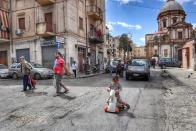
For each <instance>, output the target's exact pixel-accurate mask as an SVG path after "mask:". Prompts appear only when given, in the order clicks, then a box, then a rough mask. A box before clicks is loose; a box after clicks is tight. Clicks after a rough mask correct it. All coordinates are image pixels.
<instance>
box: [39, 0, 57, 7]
mask: <svg viewBox="0 0 196 131" xmlns="http://www.w3.org/2000/svg"><path fill="white" fill-rule="evenodd" d="M36 1H37V3H39V4H40V5H41V6H45V5H51V4H54V3H55V0H36Z"/></svg>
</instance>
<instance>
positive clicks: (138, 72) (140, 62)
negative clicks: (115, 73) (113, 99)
mask: <svg viewBox="0 0 196 131" xmlns="http://www.w3.org/2000/svg"><path fill="white" fill-rule="evenodd" d="M132 78H145V79H146V80H149V79H150V62H149V60H147V59H132V60H131V61H129V62H128V65H127V70H126V80H129V79H132Z"/></svg>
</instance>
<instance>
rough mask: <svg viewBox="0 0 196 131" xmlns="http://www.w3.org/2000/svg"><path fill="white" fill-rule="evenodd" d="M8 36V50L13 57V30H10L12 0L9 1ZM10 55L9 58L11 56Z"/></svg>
mask: <svg viewBox="0 0 196 131" xmlns="http://www.w3.org/2000/svg"><path fill="white" fill-rule="evenodd" d="M9 28H10V29H9V31H10V32H9V36H10V48H11V53H12V55H13V53H14V47H13V46H14V45H13V34H12V33H13V29H12V0H9ZM12 55H11V56H12Z"/></svg>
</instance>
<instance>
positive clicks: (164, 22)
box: [163, 20, 167, 28]
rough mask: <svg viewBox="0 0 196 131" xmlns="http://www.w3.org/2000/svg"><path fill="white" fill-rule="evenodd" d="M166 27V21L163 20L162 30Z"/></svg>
mask: <svg viewBox="0 0 196 131" xmlns="http://www.w3.org/2000/svg"><path fill="white" fill-rule="evenodd" d="M166 27H167V21H166V20H163V28H166Z"/></svg>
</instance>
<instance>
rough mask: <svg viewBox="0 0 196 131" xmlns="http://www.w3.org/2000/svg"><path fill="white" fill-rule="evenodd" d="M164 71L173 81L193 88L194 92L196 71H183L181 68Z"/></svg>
mask: <svg viewBox="0 0 196 131" xmlns="http://www.w3.org/2000/svg"><path fill="white" fill-rule="evenodd" d="M166 71H167V72H168V73H169V75H170V76H171V77H172V78H173V79H175V80H177V81H178V82H181V83H183V84H185V85H187V86H191V87H192V86H195V90H196V85H195V83H196V71H192V70H188V69H183V68H168V69H166ZM189 76H190V77H189ZM188 77H189V78H188Z"/></svg>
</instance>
